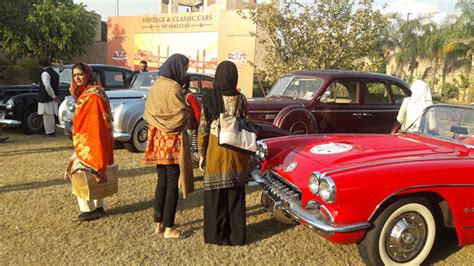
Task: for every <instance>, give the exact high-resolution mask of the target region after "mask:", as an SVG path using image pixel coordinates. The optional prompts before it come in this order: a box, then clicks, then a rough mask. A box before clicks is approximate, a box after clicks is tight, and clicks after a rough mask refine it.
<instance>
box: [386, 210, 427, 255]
mask: <svg viewBox="0 0 474 266" xmlns="http://www.w3.org/2000/svg"><path fill="white" fill-rule="evenodd" d="M427 236H428V227H427V225H426V221H425V219H424V218H423V216H421V215H420V214H419V213H416V212H407V213H404V214H402V215H401V216H399V217H398V218H397V219H395V221H394V222H392V224H391V225H390V226H389V228H388V230H387V233H386V235H385V249H386V250H387V254H388V255H389V256H390V258H391V259H392V260H394V261H396V262H400V263H403V262H407V261H410V260H412V259H413V258H415V257H416V256H417V255H418V254H419V253H420V251H421V250H422V249H423V247H424V246H425V243H426V238H427Z"/></svg>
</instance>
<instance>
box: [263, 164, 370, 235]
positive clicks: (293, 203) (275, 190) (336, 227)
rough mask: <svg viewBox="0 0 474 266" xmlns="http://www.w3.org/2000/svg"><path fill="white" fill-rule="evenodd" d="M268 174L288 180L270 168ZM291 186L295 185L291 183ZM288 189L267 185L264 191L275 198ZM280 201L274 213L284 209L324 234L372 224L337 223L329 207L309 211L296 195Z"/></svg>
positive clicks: (349, 230) (355, 229) (350, 230)
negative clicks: (324, 213)
mask: <svg viewBox="0 0 474 266" xmlns="http://www.w3.org/2000/svg"><path fill="white" fill-rule="evenodd" d="M266 175H273V176H272V177H268V178H269V179H274V180H277V182H281V183H283V182H284V181H286V180H285V179H282V178H281V176H279V175H278V174H276V173H275V172H273V171H270V170H268V171H267V173H266ZM284 183H285V184H287V185H289V184H288V183H290V184H291V182H289V181H286V182H284ZM290 186H291V187H293V186H294V185H293V184H291V185H290ZM287 190H288V188H286V189H284V188H282V187H280V186H278V185H275V186H270V187H267V189H265V188H264V190H263V192H264V194H266V195H267V197H270V198H272V199H273V197H272V195H276V196H277V197H281V195H282V194H285V193H286V192H287ZM297 191H298V192H300V190H299V189H297ZM300 193H301V192H300ZM279 195H280V196H279ZM278 203H279V204H275V205H274V206H273V210H271V211H272V212H273V213H276V212H278V211H283V212H285V213H287V214H288V215H289V216H291V217H294V219H295V220H296V221H298V222H301V221H304V225H305V226H306V227H309V228H310V229H312V230H314V231H317V232H318V233H320V234H323V235H324V234H332V233H347V232H353V231H359V230H363V229H365V228H368V227H369V226H370V223H369V222H360V223H348V224H335V223H334V222H333V221H334V218H333V217H332V215H331V213H330V212H329V210H328V209H327V208H325V207H322V208H317V209H313V212H310V211H308V209H306V208H303V207H302V205H301V200H299V199H297V198H296V197H291V196H290V197H286V198H285V199H282V200H280V201H278ZM308 204H310V206H312V205H311V204H313V205H319V206H322V205H321V204H320V203H319V202H315V201H313V202H311V201H310V202H309V203H308ZM310 209H311V208H310ZM321 209H322V210H321ZM322 211H325V212H326V213H327V214H328V216H329V218H327V217H325V216H324V215H323V214H322Z"/></svg>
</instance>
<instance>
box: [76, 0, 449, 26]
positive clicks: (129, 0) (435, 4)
mask: <svg viewBox="0 0 474 266" xmlns="http://www.w3.org/2000/svg"><path fill="white" fill-rule="evenodd" d="M74 2H75V3H81V2H82V3H84V4H85V5H87V7H86V8H87V9H88V10H94V11H95V12H96V13H98V14H99V15H101V16H102V20H103V21H107V18H108V17H109V16H116V11H117V8H116V3H117V2H118V3H119V8H118V11H119V15H120V16H139V15H151V14H158V13H159V8H160V7H159V6H160V2H161V1H160V0H118V1H117V0H74ZM257 2H260V0H257ZM456 2H457V0H394V1H388V0H375V5H376V6H377V7H381V6H383V5H384V4H387V7H386V11H388V12H399V13H401V14H402V15H403V16H406V15H407V14H408V13H410V15H409V16H410V17H412V18H414V17H417V16H419V15H422V14H425V15H426V14H432V16H433V18H434V19H435V20H436V21H442V19H443V18H444V17H446V15H447V14H449V13H455V12H456V10H455V5H456Z"/></svg>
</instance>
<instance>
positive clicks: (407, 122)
mask: <svg viewBox="0 0 474 266" xmlns="http://www.w3.org/2000/svg"><path fill="white" fill-rule="evenodd" d="M410 90H411V96H410V97H406V98H405V99H403V102H402V105H401V106H400V110H399V111H398V116H397V121H398V122H399V123H400V124H401V128H400V129H401V130H403V131H405V130H407V129H409V128H410V130H418V128H419V126H420V117H421V115H422V114H423V111H424V110H425V108H426V107H428V106H430V105H432V104H433V101H432V98H431V92H430V89H429V88H428V84H426V83H425V82H424V81H422V80H415V82H413V84H412V85H411V87H410Z"/></svg>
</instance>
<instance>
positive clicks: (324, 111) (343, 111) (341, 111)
mask: <svg viewBox="0 0 474 266" xmlns="http://www.w3.org/2000/svg"><path fill="white" fill-rule="evenodd" d="M311 112H313V113H357V112H360V113H389V112H390V113H395V112H398V109H396V110H395V109H394V110H356V109H354V110H311Z"/></svg>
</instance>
